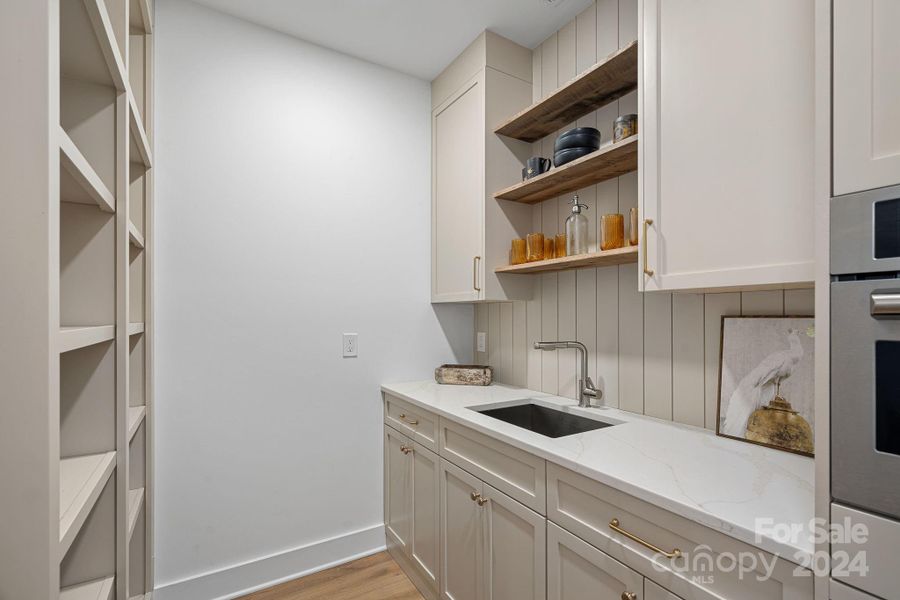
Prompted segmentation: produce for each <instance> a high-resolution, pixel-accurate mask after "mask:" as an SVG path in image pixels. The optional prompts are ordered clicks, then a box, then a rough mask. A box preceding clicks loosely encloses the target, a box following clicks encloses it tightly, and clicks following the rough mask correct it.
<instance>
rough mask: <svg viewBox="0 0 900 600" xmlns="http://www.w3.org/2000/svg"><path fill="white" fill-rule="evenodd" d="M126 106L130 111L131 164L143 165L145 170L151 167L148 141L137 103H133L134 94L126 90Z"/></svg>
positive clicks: (151, 156) (151, 158) (151, 159)
mask: <svg viewBox="0 0 900 600" xmlns="http://www.w3.org/2000/svg"><path fill="white" fill-rule="evenodd" d="M128 104H129V105H130V108H131V110H129V111H128V114H129V119H128V120H129V121H131V153H130V154H131V156H130V160H131V162H132V163H138V164H142V165H144V166H145V167H146V168H148V169H149V168H150V167H152V166H153V155H152V153H151V151H150V141H149V140H148V139H147V133H146V131H144V123H143V121H142V119H141V113H140V112H139V111H138V108H137V102H135V101H134V94H132V93H131V89H130V88H129V89H128Z"/></svg>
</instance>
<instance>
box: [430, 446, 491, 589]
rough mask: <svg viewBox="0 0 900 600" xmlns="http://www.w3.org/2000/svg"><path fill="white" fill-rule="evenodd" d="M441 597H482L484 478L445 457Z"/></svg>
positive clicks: (441, 470)
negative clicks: (476, 499)
mask: <svg viewBox="0 0 900 600" xmlns="http://www.w3.org/2000/svg"><path fill="white" fill-rule="evenodd" d="M440 472H441V492H440V494H441V496H440V497H441V578H440V589H441V598H446V599H447V600H481V598H482V597H483V594H482V593H480V588H481V587H482V582H481V577H482V572H481V571H482V569H481V568H480V565H481V562H482V560H483V557H482V552H483V548H484V544H483V537H482V528H481V519H480V516H481V509H480V508H479V507H478V505H477V503H476V502H474V501H473V499H472V495H473V494H477V493H480V491H481V481H480V480H478V478H476V477H474V476H472V475H469V474H468V473H466V472H465V471H463V470H462V469H460V468H457V467H455V466H453V465H451V464H450V463H448V462H447V461H446V460H443V459H441V467H440Z"/></svg>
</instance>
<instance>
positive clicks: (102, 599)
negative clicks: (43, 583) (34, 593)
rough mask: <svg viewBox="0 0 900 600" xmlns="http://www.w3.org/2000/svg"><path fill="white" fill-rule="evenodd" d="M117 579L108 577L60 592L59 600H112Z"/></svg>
mask: <svg viewBox="0 0 900 600" xmlns="http://www.w3.org/2000/svg"><path fill="white" fill-rule="evenodd" d="M115 583H116V578H115V577H107V578H105V579H98V580H96V581H91V582H88V583H81V584H79V585H73V586H70V587H67V588H64V589H62V590H60V592H59V600H112V597H113V589H114V588H115Z"/></svg>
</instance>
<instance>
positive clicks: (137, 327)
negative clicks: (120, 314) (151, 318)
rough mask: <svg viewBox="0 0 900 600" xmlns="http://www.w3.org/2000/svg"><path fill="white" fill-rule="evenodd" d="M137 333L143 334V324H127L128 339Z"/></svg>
mask: <svg viewBox="0 0 900 600" xmlns="http://www.w3.org/2000/svg"><path fill="white" fill-rule="evenodd" d="M139 333H144V324H143V323H129V324H128V337H131V336H133V335H138V334H139Z"/></svg>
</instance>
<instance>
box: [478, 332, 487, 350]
mask: <svg viewBox="0 0 900 600" xmlns="http://www.w3.org/2000/svg"><path fill="white" fill-rule="evenodd" d="M477 343H478V351H479V352H487V334H486V333H485V332H483V331H479V332H478V342H477Z"/></svg>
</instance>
